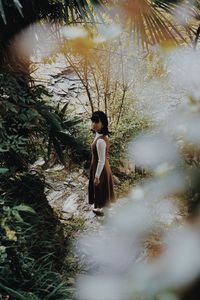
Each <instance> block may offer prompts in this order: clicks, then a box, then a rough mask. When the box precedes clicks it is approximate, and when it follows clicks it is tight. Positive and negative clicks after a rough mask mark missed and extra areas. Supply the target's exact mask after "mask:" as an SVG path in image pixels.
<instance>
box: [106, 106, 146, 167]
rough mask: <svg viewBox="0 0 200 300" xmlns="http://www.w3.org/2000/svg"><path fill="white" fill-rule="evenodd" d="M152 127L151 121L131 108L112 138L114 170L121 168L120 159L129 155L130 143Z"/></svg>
mask: <svg viewBox="0 0 200 300" xmlns="http://www.w3.org/2000/svg"><path fill="white" fill-rule="evenodd" d="M151 126H152V124H151V121H150V120H149V119H147V118H145V117H144V116H142V115H140V114H139V113H137V112H134V110H133V109H132V110H131V109H130V107H129V112H128V111H127V112H126V113H125V114H124V116H123V118H122V119H121V121H120V123H119V125H118V127H117V128H116V129H115V130H114V132H113V134H112V135H111V138H110V143H111V149H110V161H111V164H112V166H113V168H114V170H115V168H117V167H118V166H119V159H120V158H123V157H124V156H125V155H127V147H128V143H129V142H130V141H131V140H132V139H133V138H134V137H135V136H136V135H137V134H139V133H141V132H144V131H147V130H148V129H149V128H150V127H151Z"/></svg>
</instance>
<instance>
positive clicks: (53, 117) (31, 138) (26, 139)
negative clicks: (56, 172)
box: [0, 73, 83, 170]
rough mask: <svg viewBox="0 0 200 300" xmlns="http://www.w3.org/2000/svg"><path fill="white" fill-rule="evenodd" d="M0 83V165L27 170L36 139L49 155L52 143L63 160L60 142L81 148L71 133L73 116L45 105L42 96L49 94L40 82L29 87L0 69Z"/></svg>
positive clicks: (35, 155) (36, 147)
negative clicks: (69, 117)
mask: <svg viewBox="0 0 200 300" xmlns="http://www.w3.org/2000/svg"><path fill="white" fill-rule="evenodd" d="M0 86H1V87H0V95H1V101H0V128H1V131H0V161H1V163H0V164H1V165H0V166H2V167H7V168H12V169H13V168H14V169H15V168H16V169H22V170H23V169H25V170H27V167H28V164H29V163H32V162H33V161H34V160H35V159H36V158H37V154H38V151H39V149H40V146H39V145H38V139H39V140H41V143H42V148H43V149H44V146H45V145H46V148H47V147H48V148H49V156H50V153H51V151H52V146H53V147H54V149H55V150H56V153H57V156H58V158H59V160H60V161H61V162H62V163H63V164H65V158H64V155H63V150H62V145H65V146H66V145H67V146H68V147H71V148H73V149H74V148H75V149H76V148H80V149H82V148H83V147H81V144H80V143H78V141H76V139H75V138H74V137H73V135H72V132H73V126H74V125H75V124H76V123H77V120H68V119H67V118H66V116H65V117H64V110H61V111H60V112H59V110H58V109H54V108H53V107H51V106H49V105H47V104H46V102H45V101H44V100H43V98H44V96H46V97H47V96H48V97H49V96H50V95H49V94H48V93H47V91H46V90H45V88H44V87H43V86H41V85H38V86H32V87H29V86H27V85H26V82H25V81H24V80H23V79H21V80H20V78H17V77H16V76H13V75H11V74H8V73H1V76H0ZM69 129H70V130H71V132H70V131H69ZM48 145H49V146H48ZM79 151H80V150H79Z"/></svg>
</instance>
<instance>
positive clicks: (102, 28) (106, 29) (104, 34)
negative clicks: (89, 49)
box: [94, 24, 122, 43]
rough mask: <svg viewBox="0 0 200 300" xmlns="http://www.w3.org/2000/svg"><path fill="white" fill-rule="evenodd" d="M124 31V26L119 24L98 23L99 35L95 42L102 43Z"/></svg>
mask: <svg viewBox="0 0 200 300" xmlns="http://www.w3.org/2000/svg"><path fill="white" fill-rule="evenodd" d="M121 33H122V28H121V26H120V25H118V24H109V25H105V24H100V25H97V37H96V38H94V42H96V43H99V42H100V43H102V42H106V41H109V40H112V39H114V38H116V37H118V36H119V35H120V34H121Z"/></svg>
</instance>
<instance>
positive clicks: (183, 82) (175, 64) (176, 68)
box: [166, 47, 200, 92]
mask: <svg viewBox="0 0 200 300" xmlns="http://www.w3.org/2000/svg"><path fill="white" fill-rule="evenodd" d="M199 61H200V51H199V50H195V49H193V48H191V47H190V48H189V47H188V48H186V47H182V48H177V49H175V50H174V51H173V52H171V54H170V55H168V56H167V57H166V68H167V70H168V72H169V76H170V78H171V82H172V83H174V82H175V83H176V86H177V87H180V88H183V87H184V88H185V89H186V90H187V91H189V92H190V91H194V90H195V89H196V88H199V84H200V77H199V74H200V64H199Z"/></svg>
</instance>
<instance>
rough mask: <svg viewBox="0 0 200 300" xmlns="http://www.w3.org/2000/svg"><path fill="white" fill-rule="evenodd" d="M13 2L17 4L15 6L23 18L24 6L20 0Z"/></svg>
mask: <svg viewBox="0 0 200 300" xmlns="http://www.w3.org/2000/svg"><path fill="white" fill-rule="evenodd" d="M13 2H14V3H15V6H16V8H17V10H18V11H19V13H20V15H21V16H22V17H23V16H24V15H23V12H22V5H21V3H20V2H19V0H13Z"/></svg>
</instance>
